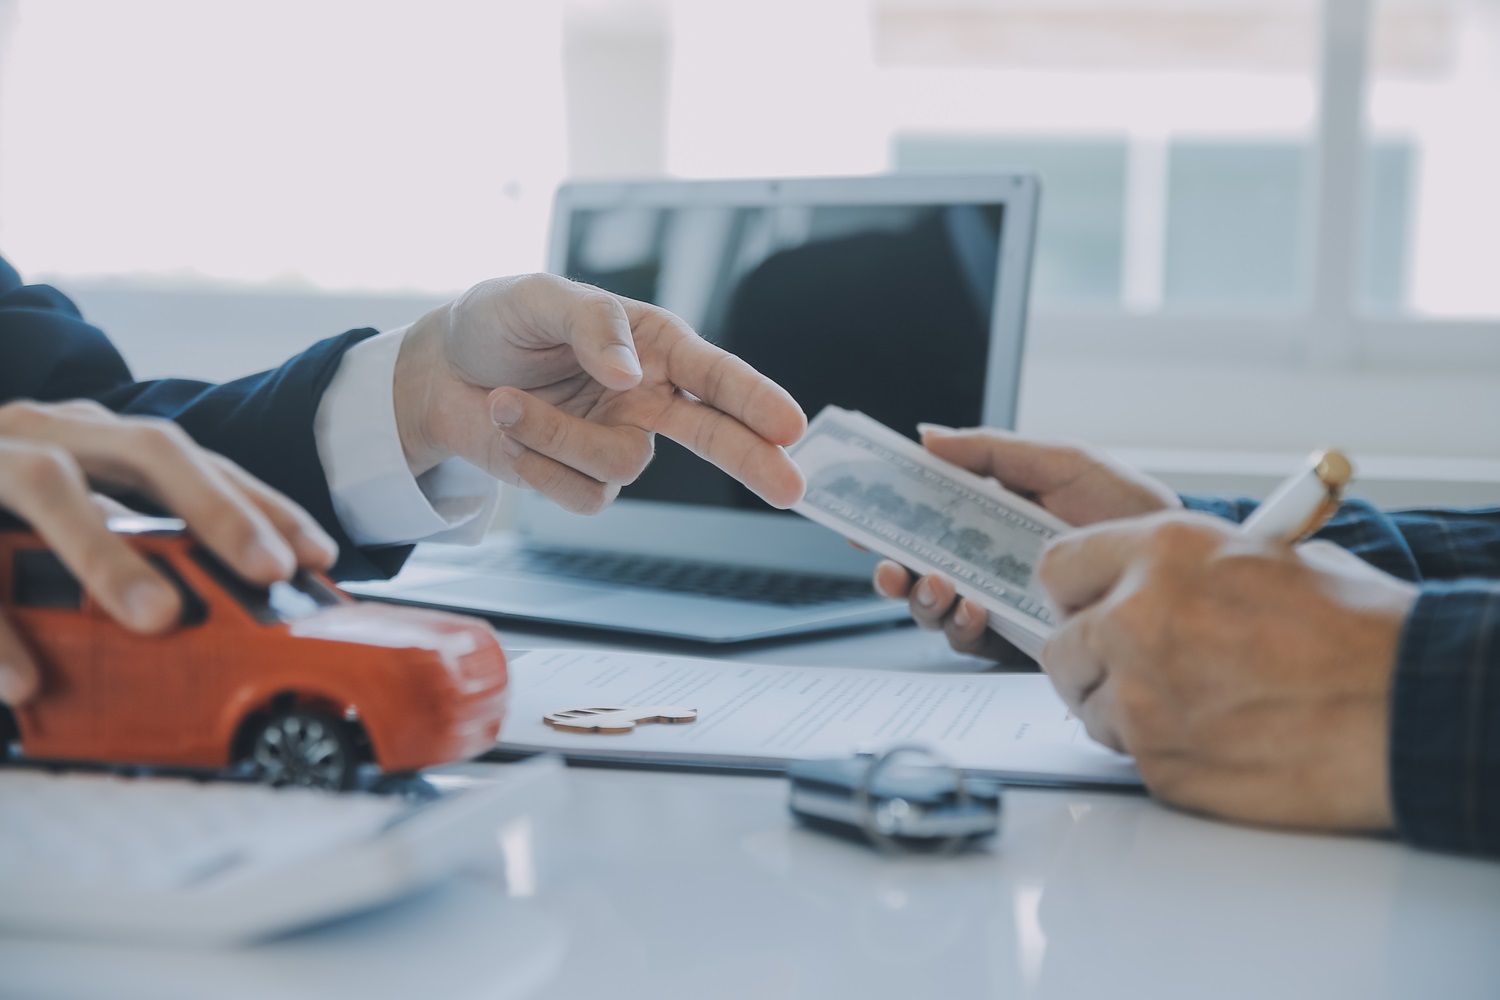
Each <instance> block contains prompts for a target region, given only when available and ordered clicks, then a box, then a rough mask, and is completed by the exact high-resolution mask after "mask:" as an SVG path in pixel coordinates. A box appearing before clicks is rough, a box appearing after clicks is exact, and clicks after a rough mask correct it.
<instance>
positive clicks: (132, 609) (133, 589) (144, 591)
mask: <svg viewBox="0 0 1500 1000" xmlns="http://www.w3.org/2000/svg"><path fill="white" fill-rule="evenodd" d="M171 599H172V596H171V595H170V594H169V593H167V589H166V587H165V586H163V585H162V584H159V583H157V582H156V581H155V580H137V581H135V582H134V583H132V584H130V586H128V587H126V588H125V598H124V600H125V614H126V615H128V616H129V617H130V623H131V624H132V625H134V626H135V627H136V628H151V627H152V626H154V625H156V623H157V622H158V621H160V620H161V617H162V613H163V612H164V611H165V610H166V608H167V604H168V602H170V601H171Z"/></svg>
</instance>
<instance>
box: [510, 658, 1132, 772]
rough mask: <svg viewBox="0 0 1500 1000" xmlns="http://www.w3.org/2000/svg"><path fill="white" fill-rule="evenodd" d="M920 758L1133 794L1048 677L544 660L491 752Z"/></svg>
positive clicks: (1125, 766) (1128, 767)
mask: <svg viewBox="0 0 1500 1000" xmlns="http://www.w3.org/2000/svg"><path fill="white" fill-rule="evenodd" d="M639 706H681V707H685V708H693V709H697V712H698V717H697V720H696V721H695V722H692V723H687V724H678V725H662V724H650V723H647V724H642V725H639V726H637V727H636V728H635V729H634V730H632V731H630V732H627V733H619V734H608V733H575V732H564V731H559V730H557V729H554V728H553V727H551V726H548V725H547V724H546V723H544V722H543V721H542V717H543V716H544V715H546V714H547V713H549V712H559V711H564V710H569V709H577V708H627V707H639ZM912 743H916V744H921V745H923V746H925V747H927V748H928V749H930V750H932V751H934V752H935V753H937V754H938V755H940V756H941V757H942V758H943V759H944V760H946V761H947V762H948V763H950V764H952V765H954V766H955V767H958V768H960V769H962V770H963V771H964V772H966V773H968V774H971V775H976V776H984V777H992V778H997V779H1000V780H1002V781H1006V782H1009V783H1012V784H1034V785H1089V786H1112V787H1136V786H1139V785H1140V784H1141V780H1140V777H1139V776H1138V775H1137V774H1136V770H1135V766H1134V765H1133V764H1132V762H1131V760H1130V758H1129V757H1125V756H1122V755H1120V754H1117V753H1115V752H1113V751H1111V750H1109V749H1107V748H1105V747H1103V746H1101V745H1099V744H1098V743H1095V742H1094V741H1093V740H1091V739H1089V737H1088V734H1087V733H1086V732H1085V731H1084V728H1083V724H1082V723H1081V722H1080V721H1079V720H1078V719H1076V718H1074V717H1073V716H1072V714H1071V713H1070V712H1069V711H1068V708H1067V706H1066V705H1064V704H1063V702H1062V700H1061V699H1060V698H1058V696H1057V694H1056V692H1054V691H1053V690H1052V684H1051V682H1050V681H1048V680H1047V678H1046V677H1044V676H1042V675H1040V674H998V673H983V674H937V673H916V672H901V671H891V670H858V669H848V668H843V667H790V666H766V665H761V664H751V663H738V662H731V661H726V660H709V659H694V658H687V657H676V656H658V655H655V654H646V653H617V652H608V651H602V652H601V651H596V650H590V651H579V650H536V651H534V652H530V653H525V654H523V655H521V656H519V657H517V658H516V659H514V660H512V661H511V663H510V704H509V707H508V708H507V710H506V715H505V722H504V724H503V725H502V727H501V731H500V742H499V744H498V745H497V747H496V750H497V751H499V753H500V754H501V755H502V756H504V755H518V754H529V753H540V752H545V751H551V752H557V753H561V754H563V755H564V756H565V757H568V758H571V759H575V760H585V761H600V762H615V763H621V764H638V765H647V766H651V765H663V766H673V765H676V766H684V767H697V768H704V767H709V768H714V767H723V768H733V769H748V770H768V771H776V770H780V769H783V768H784V767H785V766H786V765H787V764H788V763H789V762H791V761H794V760H806V759H816V758H826V757H843V756H848V755H850V754H853V753H861V752H878V751H880V750H882V749H884V748H886V747H889V746H893V745H896V744H912Z"/></svg>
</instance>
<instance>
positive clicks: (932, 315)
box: [516, 174, 1039, 574]
mask: <svg viewBox="0 0 1500 1000" xmlns="http://www.w3.org/2000/svg"><path fill="white" fill-rule="evenodd" d="M1038 196H1039V187H1038V183H1037V180H1036V178H1035V177H1034V176H1033V175H1030V174H992V175H986V176H963V177H953V176H941V175H923V176H911V177H857V178H820V179H797V180H763V181H654V182H624V183H578V184H569V185H565V186H564V187H563V188H561V189H560V190H559V191H558V194H557V199H556V205H555V214H554V220H553V230H552V240H551V249H550V253H549V268H550V269H551V270H552V271H553V272H554V273H557V274H563V275H566V276H568V277H571V278H576V279H578V280H581V281H587V282H590V283H592V284H596V285H599V286H600V287H603V288H607V289H609V290H611V291H614V292H617V293H619V294H621V295H626V296H629V297H631V298H637V299H642V300H645V301H650V302H655V303H657V304H659V305H662V306H664V307H665V308H667V309H670V310H672V311H673V312H675V313H677V314H678V315H679V316H681V317H682V318H683V319H685V320H686V321H687V322H688V323H690V324H691V325H692V326H693V327H694V328H695V329H697V330H698V331H699V332H700V333H702V334H703V335H704V336H705V337H707V338H708V339H710V340H712V341H713V342H715V343H717V344H719V345H721V346H723V347H724V348H725V349H726V350H729V351H731V352H733V353H735V354H738V355H740V356H741V357H743V358H745V359H746V360H747V361H749V362H750V363H751V364H753V365H755V367H756V368H758V369H759V370H760V371H762V372H763V373H765V374H766V375H769V376H770V377H771V378H773V379H775V380H776V381H777V382H779V383H781V384H782V385H783V386H785V387H786V388H787V389H788V390H789V391H790V392H791V393H792V394H793V396H795V397H796V398H797V400H798V402H799V403H801V405H802V407H803V409H804V410H805V411H806V412H807V413H808V414H809V415H812V414H814V413H816V412H817V411H818V410H820V409H822V408H823V406H824V405H826V404H828V403H837V404H838V405H840V406H844V407H848V408H850V409H858V410H862V411H864V412H866V413H868V414H869V415H870V416H872V417H874V418H875V419H877V420H880V421H881V422H882V423H886V424H888V425H889V426H891V427H894V428H896V429H897V430H900V431H902V432H903V433H906V434H909V435H911V436H912V437H915V436H916V423H917V422H918V421H922V420H925V421H929V422H932V423H939V424H949V425H953V426H972V425H974V424H978V423H986V424H989V425H991V426H997V427H1011V426H1013V425H1014V421H1015V413H1016V396H1017V390H1018V386H1019V374H1020V362H1021V349H1022V342H1023V335H1024V329H1025V322H1026V302H1027V289H1028V286H1029V283H1030V270H1031V256H1032V246H1033V241H1034V231H1035V219H1036V210H1037V200H1038ZM516 525H517V529H518V530H519V531H520V532H521V533H522V534H523V535H525V536H527V537H528V538H530V539H532V540H534V541H536V542H538V543H542V544H554V545H566V546H571V547H582V548H594V549H605V550H615V551H630V552H643V553H650V554H653V555H661V556H668V557H675V558H688V559H702V560H707V561H723V562H733V563H740V564H744V565H754V566H771V567H778V568H785V569H794V570H805V571H813V572H845V573H850V574H861V573H864V572H867V571H868V568H869V566H870V564H871V562H872V561H873V560H872V558H871V557H869V556H867V555H865V554H863V553H859V552H856V551H854V550H853V549H851V548H850V547H849V546H847V545H846V544H845V543H844V542H843V541H842V540H841V539H839V538H837V537H836V536H834V535H833V534H832V533H831V532H827V531H824V530H823V529H822V528H819V527H817V526H816V525H813V524H810V523H808V522H806V521H804V520H803V519H801V518H799V517H797V516H796V515H793V514H788V513H784V512H776V511H772V510H771V509H770V508H769V507H767V506H766V505H765V504H763V503H762V502H761V501H760V500H758V499H757V498H756V497H755V496H754V495H753V494H751V493H750V492H749V491H748V490H746V489H744V488H743V487H742V486H740V485H739V484H738V483H737V482H735V481H734V480H733V479H731V478H730V477H729V476H727V475H725V474H724V473H722V472H720V471H719V470H717V469H715V468H714V467H712V466H710V465H708V464H707V463H705V462H703V461H701V460H700V459H697V458H695V457H694V456H692V455H691V454H690V453H689V452H688V451H687V450H686V449H683V448H681V447H679V446H678V445H676V444H674V443H673V442H671V441H667V440H665V439H661V438H658V441H657V455H656V459H655V460H654V461H653V462H652V464H651V466H650V467H649V468H648V469H647V470H646V472H645V474H644V475H643V476H642V477H641V478H640V480H639V481H638V482H636V483H635V484H633V485H631V486H629V487H627V488H626V489H625V490H624V491H623V493H622V494H621V497H620V499H619V500H618V501H617V502H616V503H615V504H614V505H613V506H612V507H611V508H610V509H608V510H606V511H605V512H604V513H603V514H600V515H598V516H597V517H593V518H584V517H578V516H575V515H570V514H567V513H564V512H563V511H560V510H558V509H557V508H556V507H554V506H552V505H551V504H548V503H546V502H545V501H539V500H538V499H537V498H536V497H535V496H534V495H531V494H522V495H521V497H520V498H519V500H518V504H517V519H516Z"/></svg>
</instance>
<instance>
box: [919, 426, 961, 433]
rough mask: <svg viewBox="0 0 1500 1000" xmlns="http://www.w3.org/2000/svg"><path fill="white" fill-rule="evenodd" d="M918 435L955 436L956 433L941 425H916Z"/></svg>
mask: <svg viewBox="0 0 1500 1000" xmlns="http://www.w3.org/2000/svg"><path fill="white" fill-rule="evenodd" d="M917 433H918V434H957V433H958V431H957V430H955V429H954V428H952V427H947V426H945V425H943V424H918V425H917Z"/></svg>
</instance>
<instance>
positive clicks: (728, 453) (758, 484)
mask: <svg viewBox="0 0 1500 1000" xmlns="http://www.w3.org/2000/svg"><path fill="white" fill-rule="evenodd" d="M799 412H800V411H799ZM647 429H648V430H654V431H658V432H659V433H661V434H664V435H666V436H667V437H669V438H671V439H672V440H673V441H676V442H677V443H678V444H680V445H682V446H683V447H685V448H687V449H688V450H689V451H691V452H692V453H693V454H695V455H697V456H698V457H699V458H702V459H705V460H706V461H709V462H712V463H713V464H714V465H717V466H718V467H719V468H721V469H723V470H724V471H725V472H727V473H729V474H730V475H731V476H733V477H734V478H735V479H738V480H739V481H740V482H742V483H744V484H745V485H746V486H747V487H749V488H750V490H751V492H753V493H755V495H756V496H758V497H760V498H761V499H762V500H764V501H765V502H766V503H768V504H770V505H771V506H772V507H779V508H782V509H785V508H787V507H790V506H792V505H793V504H795V503H796V502H797V501H798V500H801V499H802V494H803V492H804V491H805V490H806V488H807V483H806V480H805V479H804V478H803V476H802V471H801V470H800V469H798V468H797V464H796V463H795V462H793V461H792V460H791V457H790V456H788V455H787V453H786V452H785V451H783V450H782V449H781V448H780V447H778V446H776V445H774V444H771V443H770V442H769V441H767V440H765V438H764V437H762V436H760V435H757V434H756V433H755V432H754V431H752V430H750V429H749V428H748V427H746V426H745V425H744V424H742V423H740V421H738V420H736V419H735V418H734V417H731V416H729V415H728V414H727V413H723V412H722V411H720V410H717V409H715V408H713V407H711V406H708V405H706V404H704V403H700V402H698V401H697V400H695V399H691V398H689V397H688V396H684V395H682V394H681V393H679V394H677V395H675V396H673V398H672V400H671V401H670V402H669V403H668V404H667V406H666V408H665V409H664V410H662V411H661V412H660V413H659V414H657V415H656V417H655V418H654V419H653V421H652V423H651V426H650V427H649V428H647Z"/></svg>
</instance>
